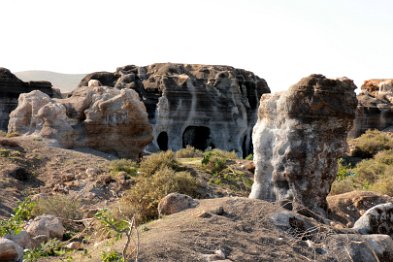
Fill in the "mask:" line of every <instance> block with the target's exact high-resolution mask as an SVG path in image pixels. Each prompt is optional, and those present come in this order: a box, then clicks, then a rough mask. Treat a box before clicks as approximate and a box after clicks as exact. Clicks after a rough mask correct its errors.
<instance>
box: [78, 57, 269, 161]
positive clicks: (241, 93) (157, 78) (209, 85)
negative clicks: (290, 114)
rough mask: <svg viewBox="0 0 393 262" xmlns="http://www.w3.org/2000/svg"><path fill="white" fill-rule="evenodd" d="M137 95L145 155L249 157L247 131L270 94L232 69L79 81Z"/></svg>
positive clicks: (166, 69)
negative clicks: (184, 151)
mask: <svg viewBox="0 0 393 262" xmlns="http://www.w3.org/2000/svg"><path fill="white" fill-rule="evenodd" d="M91 80H98V81H99V82H100V83H101V84H103V85H106V86H113V87H115V88H119V89H124V88H131V89H134V90H135V91H136V92H138V94H139V96H140V97H141V98H142V101H143V102H144V104H145V106H146V108H147V112H148V115H149V120H150V123H151V124H152V126H153V136H154V139H153V141H152V143H151V144H150V145H149V146H148V148H147V150H148V151H156V150H158V149H162V150H166V149H172V150H178V149H181V148H183V147H185V146H186V145H192V146H194V147H196V148H198V149H206V148H209V147H211V148H214V147H216V148H221V149H224V150H228V151H232V150H235V151H236V152H237V153H238V154H239V155H243V156H247V155H248V154H250V153H251V149H252V144H251V130H252V127H253V126H254V124H255V122H256V111H257V107H258V101H259V98H260V96H261V95H262V94H263V93H269V92H270V89H269V87H268V85H267V84H266V81H265V80H264V79H261V78H259V77H258V76H256V75H255V74H253V73H252V72H249V71H246V70H243V69H237V68H233V67H231V66H216V65H191V64H172V63H162V64H152V65H149V66H143V67H138V66H133V65H129V66H125V67H121V68H118V69H117V70H116V72H114V73H108V72H97V73H92V74H90V75H87V76H86V77H85V78H84V79H82V81H81V83H80V88H83V87H84V86H87V85H88V84H89V83H90V81H91Z"/></svg>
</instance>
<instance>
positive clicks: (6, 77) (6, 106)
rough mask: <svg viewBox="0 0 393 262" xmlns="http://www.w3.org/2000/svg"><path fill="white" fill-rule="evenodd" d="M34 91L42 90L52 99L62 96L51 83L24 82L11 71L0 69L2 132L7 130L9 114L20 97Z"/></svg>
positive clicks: (0, 128)
mask: <svg viewBox="0 0 393 262" xmlns="http://www.w3.org/2000/svg"><path fill="white" fill-rule="evenodd" d="M33 90H40V91H42V92H44V93H46V94H47V95H49V96H50V97H59V96H60V93H59V92H58V91H56V90H55V89H53V88H52V84H51V83H50V82H46V81H30V82H23V81H22V80H20V79H19V78H17V77H16V76H15V75H14V74H12V73H11V71H10V70H8V69H6V68H2V67H0V130H7V126H8V121H9V114H10V112H11V111H12V110H14V109H15V108H16V106H17V105H18V97H19V95H20V94H22V93H28V92H31V91H33Z"/></svg>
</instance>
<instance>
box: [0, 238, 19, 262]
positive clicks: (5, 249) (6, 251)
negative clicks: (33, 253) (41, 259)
mask: <svg viewBox="0 0 393 262" xmlns="http://www.w3.org/2000/svg"><path fill="white" fill-rule="evenodd" d="M22 259H23V249H22V248H21V247H20V246H19V245H18V244H16V243H15V242H14V241H11V240H9V239H6V238H0V261H2V262H15V261H16V262H18V261H20V262H21V261H22Z"/></svg>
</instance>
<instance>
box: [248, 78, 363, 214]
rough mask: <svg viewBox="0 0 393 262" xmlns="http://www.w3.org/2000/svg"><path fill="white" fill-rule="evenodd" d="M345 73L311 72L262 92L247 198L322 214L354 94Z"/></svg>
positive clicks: (353, 106) (349, 120)
mask: <svg viewBox="0 0 393 262" xmlns="http://www.w3.org/2000/svg"><path fill="white" fill-rule="evenodd" d="M355 88H356V86H355V85H354V84H353V82H352V81H351V80H349V79H346V78H343V79H337V80H332V79H327V78H325V77H324V76H322V75H311V76H309V77H306V78H303V79H302V80H300V82H299V83H297V84H296V85H294V86H292V87H291V88H290V89H289V91H287V92H282V93H278V94H267V95H263V96H262V98H261V101H260V106H259V112H258V121H257V124H256V125H255V127H254V130H253V144H254V162H255V165H256V170H255V178H254V184H253V186H252V192H251V194H250V197H251V198H259V199H264V200H269V201H279V202H282V203H283V204H288V205H293V208H294V210H295V211H299V212H300V211H303V212H309V211H310V212H311V213H313V214H316V215H317V216H322V217H325V216H326V211H327V202H326V196H327V195H328V194H329V192H330V188H331V184H332V183H333V181H334V179H335V177H336V174H337V158H338V157H339V156H341V155H342V154H343V153H344V152H345V150H346V138H347V133H348V131H349V130H350V128H351V127H352V122H353V119H354V117H355V109H356V106H357V100H356V95H355V92H354V90H355Z"/></svg>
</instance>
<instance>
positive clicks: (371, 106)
mask: <svg viewBox="0 0 393 262" xmlns="http://www.w3.org/2000/svg"><path fill="white" fill-rule="evenodd" d="M358 101H359V104H358V108H357V111H356V119H355V121H354V127H353V129H352V130H351V132H350V136H351V137H358V136H360V135H361V134H363V133H364V132H365V131H366V130H367V129H378V130H385V129H389V130H392V131H393V79H374V80H367V81H365V82H364V84H363V85H362V87H361V92H360V94H359V95H358Z"/></svg>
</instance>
